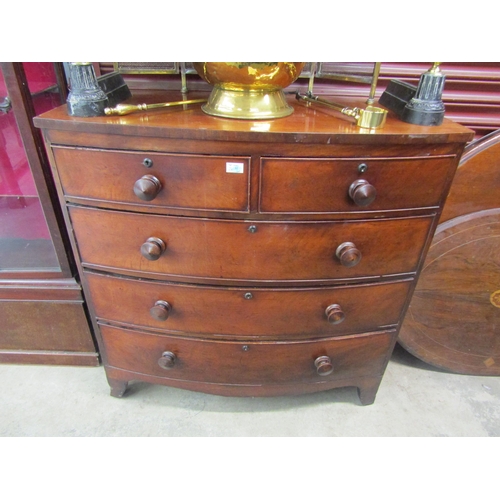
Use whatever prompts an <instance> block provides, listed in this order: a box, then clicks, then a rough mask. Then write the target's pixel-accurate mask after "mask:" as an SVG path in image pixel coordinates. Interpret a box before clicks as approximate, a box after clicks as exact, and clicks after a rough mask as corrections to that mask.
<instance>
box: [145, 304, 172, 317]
mask: <svg viewBox="0 0 500 500" xmlns="http://www.w3.org/2000/svg"><path fill="white" fill-rule="evenodd" d="M171 310H172V306H171V305H170V304H169V303H168V302H166V301H164V300H157V301H156V302H155V305H154V306H153V307H152V308H151V309H150V310H149V314H150V315H151V317H152V318H153V319H156V320H158V321H166V320H167V319H168V317H169V315H170V311H171Z"/></svg>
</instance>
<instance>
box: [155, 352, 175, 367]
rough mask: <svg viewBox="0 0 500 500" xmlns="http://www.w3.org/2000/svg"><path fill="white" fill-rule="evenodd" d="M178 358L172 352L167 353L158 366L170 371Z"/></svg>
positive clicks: (163, 355)
mask: <svg viewBox="0 0 500 500" xmlns="http://www.w3.org/2000/svg"><path fill="white" fill-rule="evenodd" d="M176 359H177V356H176V355H175V354H174V353H173V352H170V351H165V352H164V353H163V354H162V355H161V358H160V359H159V360H158V364H159V365H160V366H161V367H162V368H164V369H165V370H170V369H172V368H173V367H174V365H175V361H176Z"/></svg>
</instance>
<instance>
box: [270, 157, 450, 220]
mask: <svg viewBox="0 0 500 500" xmlns="http://www.w3.org/2000/svg"><path fill="white" fill-rule="evenodd" d="M456 161H457V158H456V157H453V156H451V157H448V158H446V157H445V158H439V157H438V158H427V159H422V158H418V159H414V158H412V159H401V158H398V159H394V158H392V159H373V158H362V157H361V158H356V159H353V160H341V159H335V158H330V159H316V158H314V159H313V158H309V159H300V160H299V159H291V158H279V159H271V158H263V159H262V160H261V199H260V211H261V212H270V213H273V212H274V213H276V212H286V213H297V212H301V213H308V212H322V213H325V212H326V213H328V212H360V215H361V214H362V213H363V212H365V213H366V212H372V213H373V211H376V210H404V209H413V208H426V207H427V208H428V207H438V206H439V205H440V203H441V199H440V195H441V194H442V192H443V190H444V188H445V186H446V185H447V182H448V181H449V178H450V176H451V173H452V167H453V166H454V164H455V163H456ZM361 165H364V167H365V168H366V170H365V171H363V172H360V170H359V169H360V166H361ZM417 170H418V171H419V175H416V171H417ZM421 175H422V176H424V177H425V179H426V181H425V182H422V177H420V176H421ZM359 180H364V181H366V182H367V183H368V185H369V186H373V189H374V190H375V192H376V196H375V197H374V200H373V202H371V203H369V204H367V205H365V206H359V205H357V204H356V203H355V202H354V200H353V199H352V198H351V197H350V195H349V190H350V186H351V185H353V183H355V182H357V181H359Z"/></svg>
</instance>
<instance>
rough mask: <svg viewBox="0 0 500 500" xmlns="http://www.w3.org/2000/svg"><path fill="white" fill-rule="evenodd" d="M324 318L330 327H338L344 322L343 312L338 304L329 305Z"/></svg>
mask: <svg viewBox="0 0 500 500" xmlns="http://www.w3.org/2000/svg"><path fill="white" fill-rule="evenodd" d="M325 314H326V317H327V318H328V322H329V323H330V324H332V325H338V324H339V323H342V321H344V320H345V314H344V311H342V308H341V307H340V306H339V305H338V304H331V305H329V306H328V307H327V308H326V310H325Z"/></svg>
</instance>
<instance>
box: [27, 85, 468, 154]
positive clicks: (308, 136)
mask: <svg viewBox="0 0 500 500" xmlns="http://www.w3.org/2000/svg"><path fill="white" fill-rule="evenodd" d="M180 96H181V94H180V93H179V92H171V91H168V92H167V91H165V92H161V91H149V92H136V93H135V94H134V96H133V97H132V98H130V99H129V100H128V101H127V103H130V104H140V103H146V104H153V103H158V102H169V101H178V100H181V97H180ZM203 97H207V94H203V93H199V92H193V93H189V94H188V97H187V99H199V98H203ZM325 98H328V97H327V96H325ZM288 100H289V104H290V105H291V106H293V108H294V113H293V114H292V115H290V116H288V117H285V118H278V119H273V120H235V119H229V118H228V119H225V118H218V117H213V116H209V115H207V114H205V113H204V112H203V111H202V110H201V106H200V104H193V105H187V106H177V107H172V108H163V109H156V110H151V111H144V112H136V113H132V114H130V115H126V116H99V117H89V118H79V117H72V116H69V115H68V114H67V109H66V106H65V105H63V106H60V107H58V108H55V109H53V110H51V111H49V112H47V113H44V114H42V115H40V116H39V117H36V118H35V125H36V126H37V127H39V128H43V129H48V130H59V131H71V132H72V133H73V134H78V133H87V134H112V135H125V136H137V135H140V136H143V137H151V138H154V137H156V138H169V139H196V140H212V141H241V142H252V143H273V142H281V143H283V142H284V143H292V144H318V145H329V144H364V145H370V144H371V145H384V144H385V145H396V144H415V145H416V144H436V143H465V142H467V141H469V140H471V139H472V138H473V132H472V131H471V130H469V129H467V128H465V127H463V126H461V125H459V124H456V123H454V122H452V121H449V120H446V119H445V120H444V122H443V124H442V125H440V126H437V127H431V126H419V125H412V124H408V123H404V122H402V121H400V120H399V119H397V118H396V117H395V115H394V114H392V113H391V112H389V115H388V117H387V121H386V124H385V126H384V127H383V128H382V129H378V130H367V129H362V128H359V127H357V126H356V125H355V124H354V122H352V121H350V119H349V118H345V117H342V116H341V115H340V114H339V113H338V112H336V111H335V110H331V109H328V108H322V107H321V106H314V105H308V104H305V103H300V102H298V101H296V100H295V98H294V95H288ZM335 101H337V102H340V103H345V105H346V106H350V107H352V106H360V107H364V106H365V104H364V103H363V102H353V101H352V100H346V99H345V98H344V99H342V98H335Z"/></svg>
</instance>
